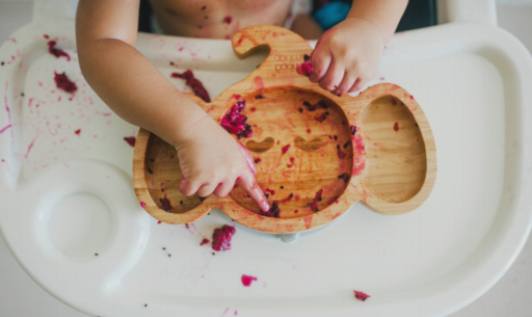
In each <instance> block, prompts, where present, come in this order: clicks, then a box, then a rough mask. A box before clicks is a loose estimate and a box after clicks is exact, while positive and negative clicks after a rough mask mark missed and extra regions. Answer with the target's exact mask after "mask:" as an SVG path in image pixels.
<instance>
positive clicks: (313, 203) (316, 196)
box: [308, 189, 323, 212]
mask: <svg viewBox="0 0 532 317" xmlns="http://www.w3.org/2000/svg"><path fill="white" fill-rule="evenodd" d="M322 196H323V189H320V190H318V191H317V192H316V194H314V198H312V200H311V202H310V203H309V205H308V206H309V208H310V210H312V211H313V212H316V211H318V210H319V207H318V203H319V202H320V201H322V199H323V197H322Z"/></svg>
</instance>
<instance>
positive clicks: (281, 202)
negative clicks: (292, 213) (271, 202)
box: [278, 193, 294, 204]
mask: <svg viewBox="0 0 532 317" xmlns="http://www.w3.org/2000/svg"><path fill="white" fill-rule="evenodd" d="M292 198H294V193H290V194H288V196H286V197H285V198H283V199H281V200H279V201H278V202H279V203H280V204H283V203H287V202H289V201H290V200H292Z"/></svg>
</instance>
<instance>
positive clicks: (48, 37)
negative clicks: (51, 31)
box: [42, 33, 50, 40]
mask: <svg viewBox="0 0 532 317" xmlns="http://www.w3.org/2000/svg"><path fill="white" fill-rule="evenodd" d="M42 37H43V38H44V39H45V40H48V39H50V35H48V34H46V33H45V34H43V35H42Z"/></svg>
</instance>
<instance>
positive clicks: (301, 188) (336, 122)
mask: <svg viewBox="0 0 532 317" xmlns="http://www.w3.org/2000/svg"><path fill="white" fill-rule="evenodd" d="M243 98H244V100H245V101H246V107H245V109H244V111H243V114H244V115H245V116H247V118H248V120H247V123H249V124H250V125H251V128H252V131H253V133H252V135H251V136H250V137H247V138H240V139H239V141H240V142H241V143H242V144H243V145H244V146H245V147H246V148H247V150H248V151H249V153H250V154H251V155H252V157H253V159H254V161H255V165H256V168H257V174H256V178H257V182H258V183H259V184H260V186H261V187H262V189H263V190H264V191H265V193H266V194H267V195H268V199H269V201H270V202H271V203H273V202H276V203H277V206H278V207H279V210H280V213H279V214H278V215H277V213H276V212H275V215H274V216H278V217H280V218H293V217H300V216H305V215H308V214H311V213H313V212H316V211H319V210H321V209H324V208H325V207H327V206H328V205H330V204H331V203H333V202H334V201H335V200H336V199H337V198H338V197H339V196H340V195H341V194H342V193H343V192H344V191H345V188H346V187H347V183H348V181H349V178H350V175H351V173H350V172H351V168H350V167H351V166H352V162H353V150H352V144H351V133H350V129H349V125H348V121H347V119H346V117H345V114H344V112H343V111H342V110H341V109H340V107H338V106H337V105H336V104H335V103H334V102H332V101H331V100H329V99H327V98H324V97H323V96H322V95H320V94H318V93H315V92H313V91H311V90H304V89H299V88H294V87H286V88H285V87H272V88H268V89H265V90H262V91H260V92H254V93H252V94H248V95H245V96H243ZM232 102H234V99H233V100H232ZM231 106H232V104H231V103H230V104H228V108H230V107H231ZM231 197H232V198H233V199H234V200H235V201H236V202H237V203H239V204H240V205H241V206H243V207H245V208H246V209H249V210H253V211H255V212H259V209H258V207H257V206H256V204H255V203H254V201H252V200H251V198H250V197H249V196H248V195H247V194H246V192H245V191H244V190H243V189H242V188H241V187H239V186H237V187H235V190H233V192H232V193H231ZM267 215H269V214H267Z"/></svg>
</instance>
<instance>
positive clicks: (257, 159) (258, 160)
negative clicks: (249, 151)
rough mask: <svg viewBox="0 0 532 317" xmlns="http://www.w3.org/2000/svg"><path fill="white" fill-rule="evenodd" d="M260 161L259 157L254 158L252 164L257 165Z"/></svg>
mask: <svg viewBox="0 0 532 317" xmlns="http://www.w3.org/2000/svg"><path fill="white" fill-rule="evenodd" d="M260 161H262V159H261V158H260V157H256V158H255V159H253V162H254V163H255V164H259V163H260Z"/></svg>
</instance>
